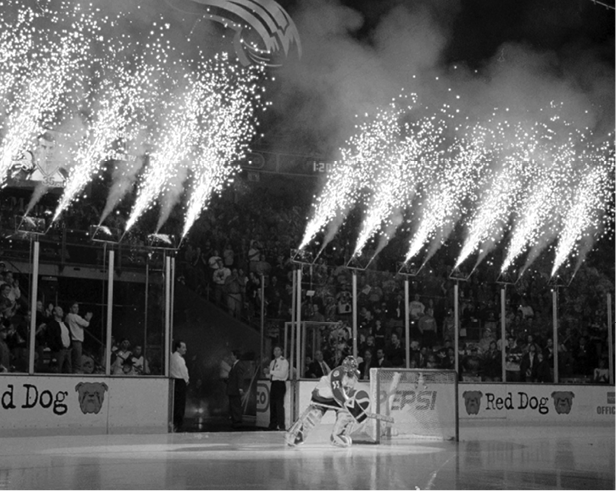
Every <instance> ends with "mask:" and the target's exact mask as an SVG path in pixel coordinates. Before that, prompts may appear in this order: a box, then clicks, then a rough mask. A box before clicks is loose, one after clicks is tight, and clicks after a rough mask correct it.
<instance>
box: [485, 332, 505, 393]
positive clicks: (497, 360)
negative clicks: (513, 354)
mask: <svg viewBox="0 0 616 491" xmlns="http://www.w3.org/2000/svg"><path fill="white" fill-rule="evenodd" d="M486 332H487V330H486ZM484 339H485V338H484ZM502 366H503V364H502V360H501V352H500V351H499V350H498V349H497V348H496V341H494V340H492V341H490V344H489V345H488V349H487V350H485V351H484V352H483V374H482V378H481V379H482V380H483V381H484V382H500V381H501V379H502Z"/></svg>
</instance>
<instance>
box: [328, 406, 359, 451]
mask: <svg viewBox="0 0 616 491" xmlns="http://www.w3.org/2000/svg"><path fill="white" fill-rule="evenodd" d="M354 423H355V418H353V416H352V415H351V414H349V412H347V411H343V410H341V411H338V412H337V413H336V423H335V424H334V429H333V431H332V435H331V437H330V441H331V442H332V444H333V445H335V446H337V447H350V446H351V445H352V443H353V440H351V436H350V435H351V433H352V431H353V426H354Z"/></svg>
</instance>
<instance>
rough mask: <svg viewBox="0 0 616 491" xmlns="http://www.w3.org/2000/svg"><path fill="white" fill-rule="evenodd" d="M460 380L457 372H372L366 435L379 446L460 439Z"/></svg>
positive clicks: (381, 369)
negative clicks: (385, 442)
mask: <svg viewBox="0 0 616 491" xmlns="http://www.w3.org/2000/svg"><path fill="white" fill-rule="evenodd" d="M457 394H458V378H457V374H456V372H455V371H454V370H435V369H399V368H372V369H371V370H370V401H371V411H372V412H374V413H376V414H381V415H384V416H388V417H390V418H393V420H394V422H393V423H388V422H384V421H383V420H380V419H374V418H370V419H369V420H368V421H367V423H366V428H364V432H365V433H367V435H368V436H369V438H370V439H371V440H373V441H375V442H376V443H380V442H381V441H382V440H397V439H408V438H421V439H435V440H457V439H458V406H457V401H458V397H457Z"/></svg>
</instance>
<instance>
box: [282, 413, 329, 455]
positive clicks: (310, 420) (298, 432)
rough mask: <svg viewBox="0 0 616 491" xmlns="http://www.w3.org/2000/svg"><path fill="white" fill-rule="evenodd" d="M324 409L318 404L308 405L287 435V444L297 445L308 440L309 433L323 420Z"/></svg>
mask: <svg viewBox="0 0 616 491" xmlns="http://www.w3.org/2000/svg"><path fill="white" fill-rule="evenodd" d="M324 412H325V411H324V410H323V409H321V408H318V407H316V406H312V405H310V406H308V408H307V410H306V411H304V414H302V416H301V417H300V419H298V420H297V421H296V422H295V424H294V425H293V427H292V428H291V429H290V430H289V431H288V433H287V435H286V438H285V440H286V442H287V445H290V446H292V447H295V446H296V445H300V444H302V443H304V442H305V441H306V438H307V437H308V433H310V431H311V430H312V429H313V428H314V427H315V426H317V425H318V424H319V423H320V422H321V418H322V417H323V414H324Z"/></svg>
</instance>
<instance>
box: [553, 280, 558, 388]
mask: <svg viewBox="0 0 616 491" xmlns="http://www.w3.org/2000/svg"><path fill="white" fill-rule="evenodd" d="M552 327H553V334H552V337H553V338H554V343H553V346H554V383H555V384H557V383H558V346H559V343H558V288H557V287H554V288H553V289H552Z"/></svg>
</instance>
